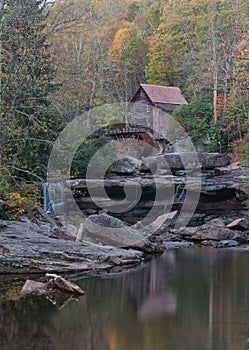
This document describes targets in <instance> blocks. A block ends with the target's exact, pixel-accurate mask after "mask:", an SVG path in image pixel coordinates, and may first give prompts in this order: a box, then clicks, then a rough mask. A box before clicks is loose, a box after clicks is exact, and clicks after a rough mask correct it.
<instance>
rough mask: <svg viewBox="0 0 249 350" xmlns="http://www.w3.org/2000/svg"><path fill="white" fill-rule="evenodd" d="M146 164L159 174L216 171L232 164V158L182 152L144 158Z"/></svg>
mask: <svg viewBox="0 0 249 350" xmlns="http://www.w3.org/2000/svg"><path fill="white" fill-rule="evenodd" d="M143 162H144V164H145V165H146V166H147V167H148V168H150V169H152V170H153V171H155V170H157V172H161V171H162V170H165V171H169V172H170V171H177V170H195V169H199V168H200V167H201V168H202V169H206V170H209V169H215V168H219V167H225V166H227V165H229V164H230V162H231V158H230V157H229V156H227V155H226V154H223V153H207V152H198V153H193V152H192V153H191V152H182V153H177V152H174V153H164V154H160V155H156V156H152V157H147V158H143Z"/></svg>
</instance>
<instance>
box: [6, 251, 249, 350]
mask: <svg viewBox="0 0 249 350" xmlns="http://www.w3.org/2000/svg"><path fill="white" fill-rule="evenodd" d="M248 269H249V250H248V249H245V248H244V249H242V248H238V249H237V248H236V249H223V250H220V249H210V248H207V247H203V248H186V249H178V250H167V251H165V253H163V254H162V255H161V256H159V257H157V258H155V259H153V260H152V261H150V262H149V263H144V264H141V265H140V266H139V267H138V268H136V269H134V270H130V271H126V272H124V273H121V274H111V275H110V274H109V275H104V276H96V277H91V278H89V277H88V278H83V279H80V280H77V281H76V283H77V284H78V285H80V287H81V288H82V289H83V290H85V296H82V297H80V298H79V299H78V301H77V300H70V301H68V302H67V303H64V302H63V301H60V302H57V304H56V305H55V304H53V303H51V301H49V300H48V299H46V298H45V297H44V296H32V297H30V296H29V297H25V298H21V299H19V298H15V297H14V295H12V296H11V291H8V292H7V293H6V294H5V296H4V297H2V299H1V303H0V348H1V350H12V349H13V350H28V349H29V350H36V349H37V350H38V349H39V350H43V349H44V350H45V349H46V350H50V349H51V350H52V349H53V350H57V349H58V350H59V349H60V350H68V349H71V350H165V349H169V350H175V349H177V350H185V349H191V350H247V349H248V348H249V274H248ZM1 280H2V282H4V277H3V276H2V277H1ZM1 285H4V284H1ZM54 303H55V302H54Z"/></svg>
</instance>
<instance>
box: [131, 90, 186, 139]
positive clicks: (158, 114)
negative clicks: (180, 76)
mask: <svg viewBox="0 0 249 350" xmlns="http://www.w3.org/2000/svg"><path fill="white" fill-rule="evenodd" d="M131 102H134V103H133V104H132V105H131V110H130V113H129V116H128V122H129V124H130V125H131V126H135V127H146V128H150V129H151V130H152V131H153V134H154V137H155V138H159V139H163V138H164V137H165V130H166V128H167V125H166V124H167V114H171V113H172V112H173V111H174V110H175V109H176V108H177V107H178V106H180V105H182V104H187V101H186V100H185V98H184V97H183V95H182V94H181V91H180V89H179V88H178V87H173V86H158V85H150V84H141V85H140V86H139V88H138V90H137V91H136V93H135V95H134V96H133V98H132V99H131ZM156 135H157V136H156Z"/></svg>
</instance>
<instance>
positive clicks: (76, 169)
mask: <svg viewBox="0 0 249 350" xmlns="http://www.w3.org/2000/svg"><path fill="white" fill-rule="evenodd" d="M107 143H110V138H107V137H105V136H101V137H99V138H95V137H92V138H88V139H87V140H85V141H84V142H83V143H82V144H81V146H80V147H79V149H78V151H77V152H76V154H75V156H74V160H73V163H72V166H71V175H72V177H74V178H77V177H82V176H84V175H85V174H86V172H87V168H88V167H89V162H90V161H91V159H92V157H93V156H95V162H94V169H91V165H90V168H89V170H90V171H91V172H92V173H93V174H96V175H97V174H98V173H99V172H101V171H102V169H106V171H107V170H108V168H109V164H112V163H113V159H115V156H116V153H117V151H116V149H115V147H114V145H113V144H112V143H111V144H109V147H108V152H101V147H103V146H105V145H107ZM99 150H100V152H98V151H99ZM90 164H91V163H90Z"/></svg>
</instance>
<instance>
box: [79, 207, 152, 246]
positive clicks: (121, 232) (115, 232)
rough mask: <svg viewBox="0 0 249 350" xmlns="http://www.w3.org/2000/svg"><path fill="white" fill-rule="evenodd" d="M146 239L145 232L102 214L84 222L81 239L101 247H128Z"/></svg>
mask: <svg viewBox="0 0 249 350" xmlns="http://www.w3.org/2000/svg"><path fill="white" fill-rule="evenodd" d="M146 237H147V235H146V234H145V233H144V231H143V230H137V229H135V228H132V227H131V226H128V225H127V224H125V223H124V222H122V221H121V220H119V219H117V218H114V217H112V216H110V215H108V214H106V213H100V214H98V215H91V216H89V218H88V219H87V220H86V221H85V222H84V224H83V229H82V237H81V239H82V240H84V241H90V242H91V243H95V244H100V245H109V246H113V247H127V246H132V245H134V244H136V243H138V242H140V241H144V240H145V239H146Z"/></svg>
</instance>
